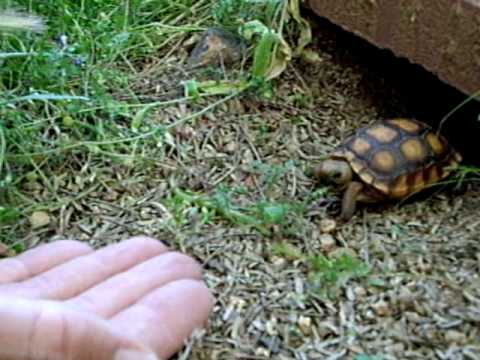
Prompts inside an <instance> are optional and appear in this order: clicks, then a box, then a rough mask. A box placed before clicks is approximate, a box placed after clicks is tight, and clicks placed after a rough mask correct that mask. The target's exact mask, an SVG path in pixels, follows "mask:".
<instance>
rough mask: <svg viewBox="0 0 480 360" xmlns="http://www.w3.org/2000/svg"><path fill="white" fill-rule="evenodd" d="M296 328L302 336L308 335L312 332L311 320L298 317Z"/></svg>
mask: <svg viewBox="0 0 480 360" xmlns="http://www.w3.org/2000/svg"><path fill="white" fill-rule="evenodd" d="M297 323H298V327H299V328H300V331H301V332H302V333H303V334H304V335H310V333H311V332H312V319H311V318H309V317H306V316H300V317H299V318H298V322H297Z"/></svg>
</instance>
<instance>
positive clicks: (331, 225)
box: [320, 219, 337, 234]
mask: <svg viewBox="0 0 480 360" xmlns="http://www.w3.org/2000/svg"><path fill="white" fill-rule="evenodd" d="M336 228H337V223H336V222H335V220H333V219H322V220H321V221H320V231H321V232H322V233H324V234H329V233H331V232H333V231H335V229H336Z"/></svg>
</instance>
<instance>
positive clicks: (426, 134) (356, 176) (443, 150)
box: [313, 118, 462, 221]
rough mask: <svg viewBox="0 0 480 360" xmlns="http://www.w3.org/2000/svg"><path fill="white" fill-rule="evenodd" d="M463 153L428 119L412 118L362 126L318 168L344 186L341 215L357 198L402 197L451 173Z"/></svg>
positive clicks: (324, 177)
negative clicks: (455, 148)
mask: <svg viewBox="0 0 480 360" xmlns="http://www.w3.org/2000/svg"><path fill="white" fill-rule="evenodd" d="M461 161H462V156H461V155H460V154H459V153H458V152H457V151H455V150H454V149H453V147H452V146H451V145H449V144H448V142H447V140H446V139H445V138H444V137H443V136H441V135H439V134H437V133H435V132H434V131H433V130H432V128H431V127H429V126H428V125H427V124H425V123H423V122H421V121H418V120H415V119H410V118H393V119H387V120H379V121H375V122H374V123H372V124H370V125H367V126H364V127H362V128H360V129H359V130H358V131H357V132H356V133H355V134H354V135H352V136H351V137H349V138H348V139H346V140H345V141H344V142H343V143H342V144H341V145H340V146H339V147H338V148H337V149H336V150H334V151H333V153H332V154H331V155H330V156H329V157H328V159H326V160H324V161H322V162H321V163H320V164H319V165H318V166H317V167H316V168H315V169H314V171H313V175H314V176H315V177H316V178H317V179H319V180H326V181H327V182H329V183H333V184H336V185H338V186H340V187H341V188H342V189H343V190H344V194H343V199H342V212H341V218H342V219H343V220H345V221H348V220H350V218H351V217H352V216H353V214H354V212H355V208H356V203H357V202H364V203H377V202H383V201H388V200H393V201H394V200H401V199H404V198H406V197H409V196H411V195H413V194H415V193H417V192H419V191H421V190H423V189H424V188H426V187H427V186H429V185H432V184H434V183H435V182H438V181H439V180H441V179H444V178H445V177H446V176H448V175H449V174H450V173H451V171H452V170H453V169H454V168H455V167H456V166H457V165H458V164H459V163H460V162H461Z"/></svg>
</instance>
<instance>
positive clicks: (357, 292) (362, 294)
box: [353, 286, 367, 299]
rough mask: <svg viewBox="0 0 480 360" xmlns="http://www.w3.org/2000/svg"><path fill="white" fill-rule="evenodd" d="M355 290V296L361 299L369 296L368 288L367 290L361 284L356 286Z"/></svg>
mask: <svg viewBox="0 0 480 360" xmlns="http://www.w3.org/2000/svg"><path fill="white" fill-rule="evenodd" d="M353 292H354V293H355V296H356V297H357V298H359V299H361V298H364V297H365V296H367V290H365V288H364V287H361V286H357V287H355V289H353Z"/></svg>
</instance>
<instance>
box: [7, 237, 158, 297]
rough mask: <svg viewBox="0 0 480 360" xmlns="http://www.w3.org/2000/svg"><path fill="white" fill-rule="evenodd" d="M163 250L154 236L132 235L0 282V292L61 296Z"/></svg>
mask: <svg viewBox="0 0 480 360" xmlns="http://www.w3.org/2000/svg"><path fill="white" fill-rule="evenodd" d="M165 251H167V247H166V246H165V245H163V244H162V243H160V242H159V241H157V240H154V239H150V238H146V237H137V238H133V239H130V240H126V241H122V242H120V243H117V244H114V245H110V246H107V247H106V248H103V249H101V250H98V251H95V252H93V253H92V254H88V255H85V256H81V257H77V258H75V259H73V260H70V261H69V262H67V263H64V264H62V265H60V266H58V267H55V268H53V269H51V270H49V271H47V272H44V273H42V274H40V275H38V276H36V277H34V278H32V279H29V280H26V281H24V282H21V283H18V284H7V285H3V286H0V295H9V296H18V297H26V298H42V299H55V300H65V299H68V298H71V297H73V296H77V295H78V294H80V293H82V292H84V291H85V290H87V289H89V288H90V287H92V286H94V285H96V284H98V283H100V282H102V281H104V280H105V279H107V278H109V277H111V276H113V275H115V274H117V273H119V272H123V271H125V270H127V269H129V268H130V267H132V266H134V265H136V264H138V263H141V262H143V261H145V260H147V259H150V258H152V257H154V256H156V255H159V254H161V253H162V252H165Z"/></svg>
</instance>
